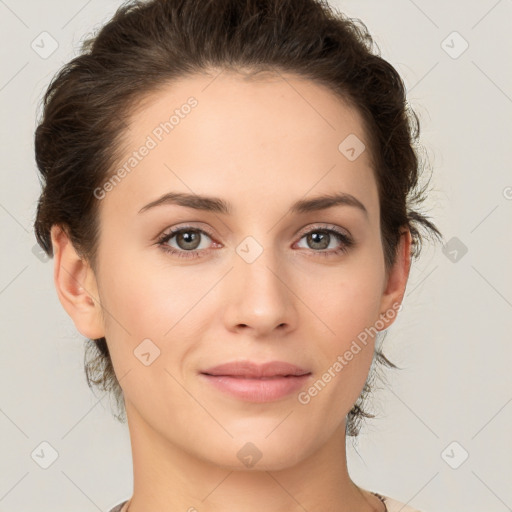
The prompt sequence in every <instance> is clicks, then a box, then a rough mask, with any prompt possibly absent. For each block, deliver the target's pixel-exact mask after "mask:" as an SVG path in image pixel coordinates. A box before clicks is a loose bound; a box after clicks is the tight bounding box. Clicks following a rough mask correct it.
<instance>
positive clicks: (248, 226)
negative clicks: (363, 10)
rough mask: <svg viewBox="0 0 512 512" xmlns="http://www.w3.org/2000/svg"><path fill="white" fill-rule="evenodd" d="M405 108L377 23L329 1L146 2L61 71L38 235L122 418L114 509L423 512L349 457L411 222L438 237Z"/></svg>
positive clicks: (48, 106)
mask: <svg viewBox="0 0 512 512" xmlns="http://www.w3.org/2000/svg"><path fill="white" fill-rule="evenodd" d="M412 114H414V113H412ZM412 121H416V123H417V119H416V117H415V116H414V115H413V116H411V115H409V112H408V109H407V106H406V100H405V91H404V86H403V82H402V80H401V79H400V77H399V75H398V73H397V72H396V71H395V70H394V68H393V67H392V66H391V65H390V64H389V63H387V62H386V61H385V60H383V59H382V58H381V57H379V56H378V55H376V54H374V53H373V52H372V40H371V37H370V36H369V34H368V33H367V32H366V28H365V27H364V25H363V24H362V23H361V24H359V25H358V24H357V23H356V21H354V20H349V19H347V18H346V17H345V16H344V15H342V14H341V13H337V12H336V11H334V10H333V9H332V8H330V7H329V6H328V5H327V4H326V3H322V2H320V1H316V0H259V1H256V0H210V1H207V2H205V1H204V0H153V1H149V2H130V3H129V4H126V5H124V6H123V7H122V8H120V9H119V10H118V12H117V13H116V15H115V16H114V17H113V19H112V20H111V21H110V22H109V23H107V24H106V25H105V26H104V27H103V28H102V30H101V31H100V32H99V33H98V34H97V35H96V36H95V37H94V38H92V39H90V40H89V41H87V42H86V43H85V44H84V48H83V52H82V55H80V56H78V57H77V58H75V59H74V60H73V61H71V62H70V63H68V64H67V65H66V66H64V68H63V69H62V70H61V71H60V72H59V74H58V75H57V76H56V77H55V79H54V80H53V82H52V83H51V84H50V87H49V89H48V91H47V93H46V95H45V102H44V111H43V116H42V119H41V121H40V124H39V126H38V127H37V131H36V141H35V142H36V159H37V163H38V167H39V170H40V172H41V174H42V178H43V179H42V182H43V192H42V194H41V198H40V201H39V205H38V211H37V218H36V221H35V230H36V234H37V237H38V241H39V243H40V244H41V246H42V247H43V248H44V249H45V251H46V252H47V253H48V255H50V256H53V257H54V258H55V267H54V269H55V270H54V280H55V286H56V289H57V293H58V296H59V299H60V301H61V303H62V305H63V307H64V308H65V310H66V311H67V313H68V314H69V315H70V317H71V318H72V320H73V322H74V324H75V326H76V328H77V329H78V330H79V332H80V333H81V334H82V335H84V336H86V337H87V338H88V339H89V340H90V344H91V345H90V346H91V347H92V349H93V350H95V351H96V352H95V357H93V358H90V359H89V360H88V362H87V364H86V374H87V378H88V382H89V384H90V385H91V386H92V385H98V386H99V387H103V389H106V390H110V391H111V392H112V394H113V396H114V397H116V399H117V400H118V404H119V405H120V408H121V415H120V419H121V420H123V419H124V413H126V418H127V422H128V427H129V431H130V439H131V445H132V455H133V470H134V490H133V495H132V496H131V498H130V499H129V500H125V501H124V502H122V503H120V504H119V505H118V506H117V507H115V508H114V509H112V512H118V511H122V512H128V511H129V512H142V511H151V510H158V511H159V512H167V511H169V512H170V511H175V510H189V511H193V510H207V511H211V512H218V511H222V512H225V511H229V510H237V511H239V512H240V511H243V512H250V511H255V510H258V511H259V510H266V511H269V512H271V511H276V512H277V511H279V512H283V511H290V512H292V511H293V512H295V511H299V510H308V511H309V512H317V511H318V512H320V511H321V512H325V511H333V512H334V511H336V512H349V511H351V512H353V511H358V512H370V511H379V512H380V511H384V510H387V511H389V512H392V511H398V510H401V511H402V512H407V511H409V512H410V511H412V510H413V509H412V508H410V507H409V506H406V505H404V503H401V502H400V501H398V500H395V499H392V498H391V497H389V496H385V495H384V494H381V493H379V492H376V491H375V490H366V489H363V488H361V487H359V486H358V485H356V484H355V483H354V482H353V481H352V480H351V478H350V475H349V473H348V468H347V463H346V451H345V444H346V439H347V436H356V435H357V434H358V432H359V428H360V423H361V420H362V419H363V418H364V417H369V416H371V415H370V414H368V413H367V412H366V411H365V410H364V407H363V405H364V399H365V397H366V395H367V394H368V392H369V391H370V385H369V382H370V380H371V375H372V372H373V369H374V365H373V364H372V363H377V364H379V363H384V364H386V365H388V366H390V367H393V366H394V365H393V364H392V363H391V362H390V361H388V360H387V358H386V357H385V356H384V355H383V353H382V351H381V350H380V347H379V343H378V334H379V333H382V332H383V331H385V329H386V328H387V327H389V326H390V325H391V324H392V323H393V322H394V319H395V318H396V315H397V314H398V310H399V309H400V307H401V303H402V299H403V296H404V292H405V287H406V284H407V279H408V275H409V270H410V264H411V256H412V257H417V256H419V249H420V247H421V245H420V244H421V240H422V237H421V234H420V231H419V228H420V227H423V228H425V229H426V230H427V231H428V232H430V234H433V235H435V236H437V237H440V236H441V235H440V233H439V231H438V230H437V228H436V227H435V225H434V224H432V223H431V222H430V221H429V220H428V218H427V217H425V216H424V215H422V214H421V213H419V211H417V210H416V209H414V207H415V203H416V204H419V203H420V202H421V201H422V200H423V199H424V193H425V190H424V189H419V188H418V182H419V178H420V169H419V164H418V159H417V157H416V153H415V150H414V139H415V138H417V136H418V127H417V124H416V131H415V130H414V129H413V122H412Z"/></svg>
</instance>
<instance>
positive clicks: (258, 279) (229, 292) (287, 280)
mask: <svg viewBox="0 0 512 512" xmlns="http://www.w3.org/2000/svg"><path fill="white" fill-rule="evenodd" d="M279 263H280V262H279V258H278V257H277V256H276V254H275V252H274V251H272V249H265V250H263V252H262V253H261V255H260V256H259V257H258V258H257V259H256V260H255V261H253V262H252V263H249V262H247V261H245V260H244V259H243V258H241V257H239V256H238V255H237V254H235V255H234V268H233V270H232V271H231V272H229V274H228V276H226V280H225V283H224V289H223V293H224V297H225V299H226V301H225V304H226V308H225V310H224V322H225V326H226V328H227V329H228V330H230V331H239V332H243V331H246V332H247V333H250V334H251V335H252V336H253V337H265V336H271V335H273V334H277V333H280V334H283V333H285V332H288V331H290V330H292V329H294V328H295V326H296V322H297V311H296V300H297V299H296V297H295V295H294V293H293V283H292V282H291V276H290V272H286V269H285V265H284V264H283V263H282V262H281V264H279ZM274 331H276V332H275V333H274Z"/></svg>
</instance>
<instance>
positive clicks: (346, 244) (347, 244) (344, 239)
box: [157, 226, 354, 259]
mask: <svg viewBox="0 0 512 512" xmlns="http://www.w3.org/2000/svg"><path fill="white" fill-rule="evenodd" d="M187 231H193V232H197V233H201V234H204V235H206V236H208V237H209V238H211V239H213V236H212V235H211V234H210V233H208V231H205V230H203V229H199V228H196V227H193V226H183V227H180V228H176V229H173V230H171V231H169V232H167V233H164V234H163V235H162V236H161V237H159V239H158V241H157V245H158V246H160V247H161V249H162V250H163V251H164V252H166V253H170V254H172V255H175V256H178V257H180V258H189V259H193V258H198V257H200V253H201V252H205V251H207V252H209V250H210V249H200V250H195V251H185V250H183V249H182V250H177V249H174V248H171V247H169V246H168V245H166V244H167V242H168V241H169V240H171V238H173V237H174V235H176V234H177V233H182V232H187ZM317 232H321V233H329V234H333V235H334V236H335V238H337V239H338V241H339V242H341V244H342V245H341V246H340V247H339V248H338V249H331V250H330V251H326V250H319V251H315V250H314V249H311V250H312V251H313V252H314V253H317V254H318V255H322V256H324V257H330V256H337V255H339V254H344V253H347V252H348V251H349V249H350V248H351V247H352V246H353V245H354V241H353V240H352V239H351V238H350V237H349V236H348V235H345V234H344V233H342V232H341V231H338V230H337V229H335V228H333V227H329V228H328V227H324V226H322V227H315V228H313V229H311V230H309V231H306V232H305V233H303V234H302V235H301V237H300V238H299V240H302V239H303V238H304V237H305V236H307V235H309V234H311V233H317Z"/></svg>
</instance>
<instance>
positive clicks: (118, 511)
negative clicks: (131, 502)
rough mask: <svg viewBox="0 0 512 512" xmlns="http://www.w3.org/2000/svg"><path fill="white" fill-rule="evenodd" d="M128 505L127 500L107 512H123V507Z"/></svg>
mask: <svg viewBox="0 0 512 512" xmlns="http://www.w3.org/2000/svg"><path fill="white" fill-rule="evenodd" d="M127 503H128V500H125V501H123V502H122V503H119V505H116V506H115V507H114V508H112V509H110V510H109V512H124V510H123V509H124V508H125V505H126V504H127Z"/></svg>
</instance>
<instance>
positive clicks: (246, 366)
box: [201, 361, 311, 378]
mask: <svg viewBox="0 0 512 512" xmlns="http://www.w3.org/2000/svg"><path fill="white" fill-rule="evenodd" d="M201 373H205V374H207V375H226V376H230V375H231V376H242V377H247V378H261V377H275V376H287V375H295V376H298V375H306V374H308V373H311V372H309V371H308V370H304V369H303V368H300V367H299V366H296V365H294V364H291V363H286V362H284V361H270V362H268V363H262V364H258V363H254V362H252V361H233V362H230V363H225V364H220V365H218V366H213V367H211V368H208V369H207V370H204V371H202V372H201Z"/></svg>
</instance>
